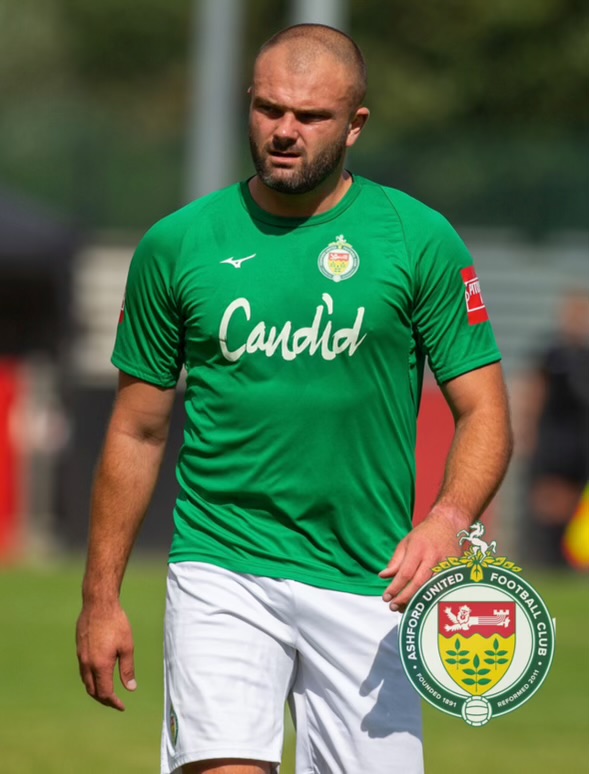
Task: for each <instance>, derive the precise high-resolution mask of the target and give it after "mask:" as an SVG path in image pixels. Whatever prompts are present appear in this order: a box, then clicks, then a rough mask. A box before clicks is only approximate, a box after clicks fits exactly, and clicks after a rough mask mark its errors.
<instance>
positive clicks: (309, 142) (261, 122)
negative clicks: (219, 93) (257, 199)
mask: <svg viewBox="0 0 589 774" xmlns="http://www.w3.org/2000/svg"><path fill="white" fill-rule="evenodd" d="M348 82H349V81H348V79H346V74H345V68H344V67H343V65H342V64H340V63H339V62H337V61H335V60H334V59H333V58H332V57H329V56H320V57H318V58H317V59H316V60H315V61H313V63H312V64H309V65H307V66H304V65H301V66H299V67H296V66H295V67H293V64H292V60H290V61H289V60H288V57H287V55H286V53H285V51H284V50H283V49H282V48H281V47H280V46H278V47H276V48H275V49H270V50H269V51H267V52H265V53H264V54H263V55H262V56H261V57H260V60H259V61H258V63H257V65H256V69H255V73H254V84H253V86H252V89H251V92H250V93H251V108H250V127H249V139H250V149H251V153H252V158H253V162H254V166H255V169H256V172H257V174H258V177H259V178H260V180H261V181H262V182H263V183H264V184H265V185H266V186H267V187H268V188H270V189H272V190H273V191H277V192H279V193H286V194H304V193H308V192H310V191H313V190H315V189H317V188H318V187H320V186H321V184H322V183H324V182H325V181H326V180H327V179H328V178H330V177H332V176H334V177H336V176H339V175H340V174H341V171H342V169H343V164H344V158H345V153H346V150H347V148H348V147H349V146H350V145H352V144H353V143H354V142H355V138H356V131H355V130H354V119H355V115H351V108H350V104H349V96H348ZM356 123H357V121H356ZM362 123H363V121H362ZM357 133H358V134H359V130H358V131H357Z"/></svg>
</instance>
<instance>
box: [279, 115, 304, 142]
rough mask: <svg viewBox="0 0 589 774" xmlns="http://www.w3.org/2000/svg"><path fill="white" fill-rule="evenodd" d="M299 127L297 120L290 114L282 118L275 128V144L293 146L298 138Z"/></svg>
mask: <svg viewBox="0 0 589 774" xmlns="http://www.w3.org/2000/svg"><path fill="white" fill-rule="evenodd" d="M298 134H299V132H298V125H297V120H296V118H295V117H294V116H293V115H292V114H289V113H285V114H284V115H283V116H281V117H280V118H279V119H278V121H276V124H275V126H274V132H273V135H274V142H275V144H276V145H286V146H289V145H292V144H293V143H295V142H296V141H297V138H298Z"/></svg>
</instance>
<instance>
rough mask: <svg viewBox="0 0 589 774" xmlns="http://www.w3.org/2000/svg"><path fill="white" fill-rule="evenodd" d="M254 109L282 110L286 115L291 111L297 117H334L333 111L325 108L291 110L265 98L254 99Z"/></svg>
mask: <svg viewBox="0 0 589 774" xmlns="http://www.w3.org/2000/svg"><path fill="white" fill-rule="evenodd" d="M252 105H253V107H255V108H256V107H257V108H272V109H274V110H281V111H283V112H284V113H287V112H289V111H291V112H292V113H294V114H295V115H297V116H318V117H319V118H331V117H332V116H333V115H334V112H333V111H332V110H326V109H325V108H319V107H317V108H314V107H308V108H299V109H296V108H291V107H289V106H288V105H283V104H281V103H280V102H273V101H272V100H270V99H265V98H264V97H254V99H253V102H252Z"/></svg>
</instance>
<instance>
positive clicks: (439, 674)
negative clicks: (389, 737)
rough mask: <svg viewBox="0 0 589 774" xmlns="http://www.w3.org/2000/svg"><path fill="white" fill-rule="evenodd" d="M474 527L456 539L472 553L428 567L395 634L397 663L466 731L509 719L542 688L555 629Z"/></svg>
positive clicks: (528, 589)
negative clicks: (465, 726) (466, 727)
mask: <svg viewBox="0 0 589 774" xmlns="http://www.w3.org/2000/svg"><path fill="white" fill-rule="evenodd" d="M483 534H484V527H483V525H482V524H481V523H480V522H477V523H476V524H474V525H473V526H472V527H471V528H470V530H469V531H468V532H467V531H466V530H464V531H463V532H462V533H459V538H460V542H461V543H462V542H464V541H465V540H468V541H469V542H470V544H471V548H470V549H468V550H467V551H465V553H464V554H463V556H461V557H449V558H448V559H447V560H446V561H444V562H442V563H441V564H440V565H439V566H438V567H434V568H433V569H434V573H435V575H434V577H433V578H432V579H431V580H430V581H429V582H428V583H426V584H425V585H424V586H422V588H421V589H420V590H419V591H418V593H417V594H416V595H415V596H414V597H413V599H412V600H411V602H410V603H409V605H408V606H407V609H406V610H405V613H404V614H403V617H402V619H401V625H400V628H399V637H400V646H401V659H402V662H403V667H404V669H405V672H406V674H407V676H408V678H409V680H410V681H411V683H412V684H413V686H414V687H415V688H416V689H417V691H418V692H419V693H420V694H421V695H422V696H423V698H424V699H426V700H427V701H428V702H429V703H430V704H433V705H434V706H435V707H437V708H438V709H440V710H442V711H443V712H446V713H448V714H450V715H455V716H456V717H461V718H462V719H463V720H464V721H465V722H466V723H468V725H470V726H474V727H477V726H483V725H485V724H486V723H488V722H489V720H491V718H496V717H499V716H501V715H504V714H506V713H508V712H511V711H513V710H514V709H517V708H518V707H520V706H521V705H522V704H523V703H524V702H526V701H527V700H528V699H530V698H531V697H532V695H533V694H534V693H535V692H536V691H537V690H538V688H539V687H540V685H541V684H542V683H543V681H544V679H545V678H546V675H547V674H548V671H549V669H550V666H551V664H552V658H553V655H554V636H555V634H554V622H553V620H552V618H551V617H550V614H549V613H548V610H547V608H546V605H545V604H544V602H543V600H542V599H541V597H540V595H539V594H538V592H537V591H536V590H535V589H534V588H533V587H532V586H531V585H530V584H529V583H527V582H526V581H524V580H523V578H522V577H521V576H520V575H519V573H520V572H521V568H520V567H516V566H515V565H514V563H513V562H510V561H507V559H506V557H504V556H503V557H497V556H495V555H494V553H495V550H496V545H495V541H493V542H492V543H491V544H488V543H486V542H485V541H484V540H483V539H482V536H483Z"/></svg>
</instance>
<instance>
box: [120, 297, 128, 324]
mask: <svg viewBox="0 0 589 774" xmlns="http://www.w3.org/2000/svg"><path fill="white" fill-rule="evenodd" d="M126 295H127V289H126V288H125V292H124V293H123V301H122V303H121V311H120V312H119V325H120V324H121V323H122V322H123V320H124V319H125V296H126Z"/></svg>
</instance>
